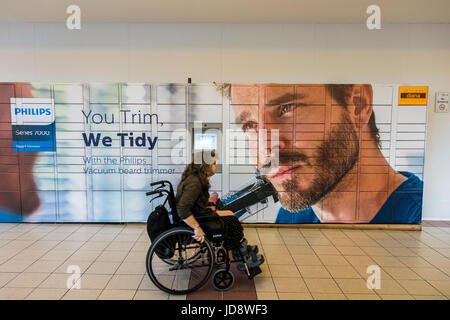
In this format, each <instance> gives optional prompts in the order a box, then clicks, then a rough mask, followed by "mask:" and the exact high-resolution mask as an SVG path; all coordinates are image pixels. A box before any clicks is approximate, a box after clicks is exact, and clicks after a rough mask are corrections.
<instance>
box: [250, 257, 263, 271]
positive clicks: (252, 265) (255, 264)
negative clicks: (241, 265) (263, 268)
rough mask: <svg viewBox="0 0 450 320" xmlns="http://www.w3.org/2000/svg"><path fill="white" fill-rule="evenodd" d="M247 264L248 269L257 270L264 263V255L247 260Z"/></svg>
mask: <svg viewBox="0 0 450 320" xmlns="http://www.w3.org/2000/svg"><path fill="white" fill-rule="evenodd" d="M245 260H246V261H245V263H246V264H247V268H249V269H252V268H256V267H258V266H260V265H262V264H263V263H264V256H263V255H262V254H258V255H255V256H253V257H250V259H248V260H247V259H245Z"/></svg>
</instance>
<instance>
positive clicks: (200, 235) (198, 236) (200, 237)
mask: <svg viewBox="0 0 450 320" xmlns="http://www.w3.org/2000/svg"><path fill="white" fill-rule="evenodd" d="M192 238H194V239H195V240H197V241H198V242H200V243H203V241H205V233H204V232H203V230H202V228H200V227H196V228H194V235H193V236H192Z"/></svg>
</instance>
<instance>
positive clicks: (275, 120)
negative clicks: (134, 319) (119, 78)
mask: <svg viewBox="0 0 450 320" xmlns="http://www.w3.org/2000/svg"><path fill="white" fill-rule="evenodd" d="M423 88H424V87H421V88H419V89H420V90H423ZM425 88H426V87H425ZM401 90H403V89H402V88H400V87H399V86H398V85H370V84H354V85H353V84H346V85H325V84H311V85H309V84H289V85H288V84H191V85H185V84H131V83H116V84H105V83H100V84H99V83H92V84H49V83H1V84H0V108H1V110H2V112H1V116H0V134H1V136H0V143H1V145H0V148H1V153H0V221H2V222H11V221H30V222H41V221H45V222H144V221H146V219H147V216H148V214H149V213H150V212H151V210H152V207H153V206H154V205H156V203H153V204H150V203H149V201H148V199H146V197H145V192H146V191H148V190H149V188H150V187H149V184H150V183H151V182H154V181H158V180H162V179H165V180H169V181H171V182H172V183H173V184H175V185H176V184H177V183H178V181H179V180H180V178H181V172H182V171H183V169H184V167H185V165H186V163H188V162H190V161H191V153H192V152H193V151H195V150H198V149H212V148H214V149H216V151H217V153H218V159H219V164H220V166H219V170H218V173H217V174H216V175H215V176H213V177H212V178H211V192H213V191H215V192H218V193H219V195H220V196H222V198H223V199H227V198H229V197H231V196H233V194H235V192H236V191H239V190H242V189H243V188H245V187H246V186H248V185H251V184H252V183H253V182H254V181H255V179H256V175H255V173H256V172H257V171H258V172H259V174H260V175H261V176H262V177H263V178H264V180H265V181H268V182H270V183H271V184H272V185H273V187H274V189H275V190H276V194H277V197H268V198H266V199H265V200H264V201H263V202H259V203H256V204H254V205H252V206H251V207H249V208H245V210H244V211H245V214H244V215H243V216H242V217H241V220H243V221H244V222H264V223H321V222H322V223H323V222H331V223H420V222H421V214H422V190H423V183H422V181H423V179H424V176H423V167H424V158H425V134H426V108H427V105H426V104H427V99H426V98H427V97H426V94H425V97H426V98H425V102H424V101H423V96H422V94H418V95H417V99H416V97H415V96H414V92H415V91H414V90H413V91H411V90H410V91H408V90H406V91H405V90H403V91H405V92H407V93H408V92H410V93H411V94H412V95H408V96H405V99H409V100H408V101H409V102H406V103H402V100H401V99H402V96H401V94H400V95H399V92H400V91H401ZM403 91H401V92H403ZM416 91H417V90H416ZM421 92H422V91H421ZM277 199H279V201H277Z"/></svg>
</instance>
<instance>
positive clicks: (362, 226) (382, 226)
mask: <svg viewBox="0 0 450 320" xmlns="http://www.w3.org/2000/svg"><path fill="white" fill-rule="evenodd" d="M243 226H244V227H245V228H248V227H249V228H303V229H354V230H358V229H359V230H406V231H420V230H422V225H421V224H357V223H352V224H350V223H349V224H343V223H340V224H337V223H311V224H303V223H302V224H272V223H244V224H243Z"/></svg>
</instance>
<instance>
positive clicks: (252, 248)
mask: <svg viewBox="0 0 450 320" xmlns="http://www.w3.org/2000/svg"><path fill="white" fill-rule="evenodd" d="M247 251H248V252H249V253H250V252H251V253H254V254H257V253H258V252H259V249H258V246H257V245H254V246H252V245H247Z"/></svg>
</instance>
